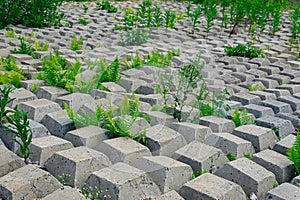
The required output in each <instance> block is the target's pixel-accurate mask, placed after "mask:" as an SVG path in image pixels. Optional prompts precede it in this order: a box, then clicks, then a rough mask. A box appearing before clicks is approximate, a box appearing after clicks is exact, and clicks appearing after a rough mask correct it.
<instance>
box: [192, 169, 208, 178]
mask: <svg viewBox="0 0 300 200" xmlns="http://www.w3.org/2000/svg"><path fill="white" fill-rule="evenodd" d="M205 173H208V170H206V169H204V170H200V169H199V170H197V171H196V172H193V173H192V179H195V178H197V177H198V176H201V175H202V174H205Z"/></svg>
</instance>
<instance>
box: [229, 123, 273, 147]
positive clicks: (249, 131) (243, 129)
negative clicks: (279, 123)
mask: <svg viewBox="0 0 300 200" xmlns="http://www.w3.org/2000/svg"><path fill="white" fill-rule="evenodd" d="M232 134H233V135H236V136H238V137H240V138H243V139H245V140H248V141H250V142H251V143H252V145H253V147H254V150H255V152H260V151H262V150H265V149H268V148H272V147H273V146H274V145H275V143H276V142H277V141H278V138H277V137H276V135H275V133H274V132H273V131H272V129H268V128H264V127H260V126H256V125H253V124H249V125H244V126H240V127H237V128H236V129H234V131H233V132H232Z"/></svg>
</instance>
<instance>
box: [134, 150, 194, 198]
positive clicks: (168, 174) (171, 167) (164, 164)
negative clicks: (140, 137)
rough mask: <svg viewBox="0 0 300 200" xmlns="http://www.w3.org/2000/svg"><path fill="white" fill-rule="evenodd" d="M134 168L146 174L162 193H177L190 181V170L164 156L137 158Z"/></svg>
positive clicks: (184, 165)
mask: <svg viewBox="0 0 300 200" xmlns="http://www.w3.org/2000/svg"><path fill="white" fill-rule="evenodd" d="M134 167H136V168H138V169H140V170H143V171H145V172H147V173H148V175H149V176H150V177H151V178H152V180H153V181H154V182H155V183H156V185H157V186H158V187H159V189H160V191H161V192H162V193H167V192H169V191H171V190H176V191H178V190H179V189H180V188H181V186H182V185H183V184H184V183H186V182H187V181H189V180H191V174H192V172H193V171H192V168H191V167H190V166H189V165H187V164H185V163H182V162H179V161H177V160H174V159H172V158H169V157H166V156H147V157H146V156H145V157H142V158H139V159H138V160H137V162H136V163H135V165H134Z"/></svg>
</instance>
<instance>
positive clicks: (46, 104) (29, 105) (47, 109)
mask: <svg viewBox="0 0 300 200" xmlns="http://www.w3.org/2000/svg"><path fill="white" fill-rule="evenodd" d="M19 110H22V111H25V112H28V118H29V119H32V120H34V121H37V122H40V121H41V120H42V119H43V117H44V116H45V115H46V114H48V113H52V112H56V111H60V110H61V107H60V106H59V105H58V104H57V103H55V102H53V101H49V100H47V99H36V100H33V101H26V102H22V103H20V104H19Z"/></svg>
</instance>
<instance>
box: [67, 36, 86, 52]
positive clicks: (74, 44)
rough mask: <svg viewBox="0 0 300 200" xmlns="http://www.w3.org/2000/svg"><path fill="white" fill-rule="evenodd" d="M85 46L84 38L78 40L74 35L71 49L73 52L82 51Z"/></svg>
mask: <svg viewBox="0 0 300 200" xmlns="http://www.w3.org/2000/svg"><path fill="white" fill-rule="evenodd" d="M82 45H83V38H82V36H80V37H79V39H78V40H77V39H76V35H73V37H72V40H71V47H70V49H71V50H73V51H77V50H81V49H82Z"/></svg>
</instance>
